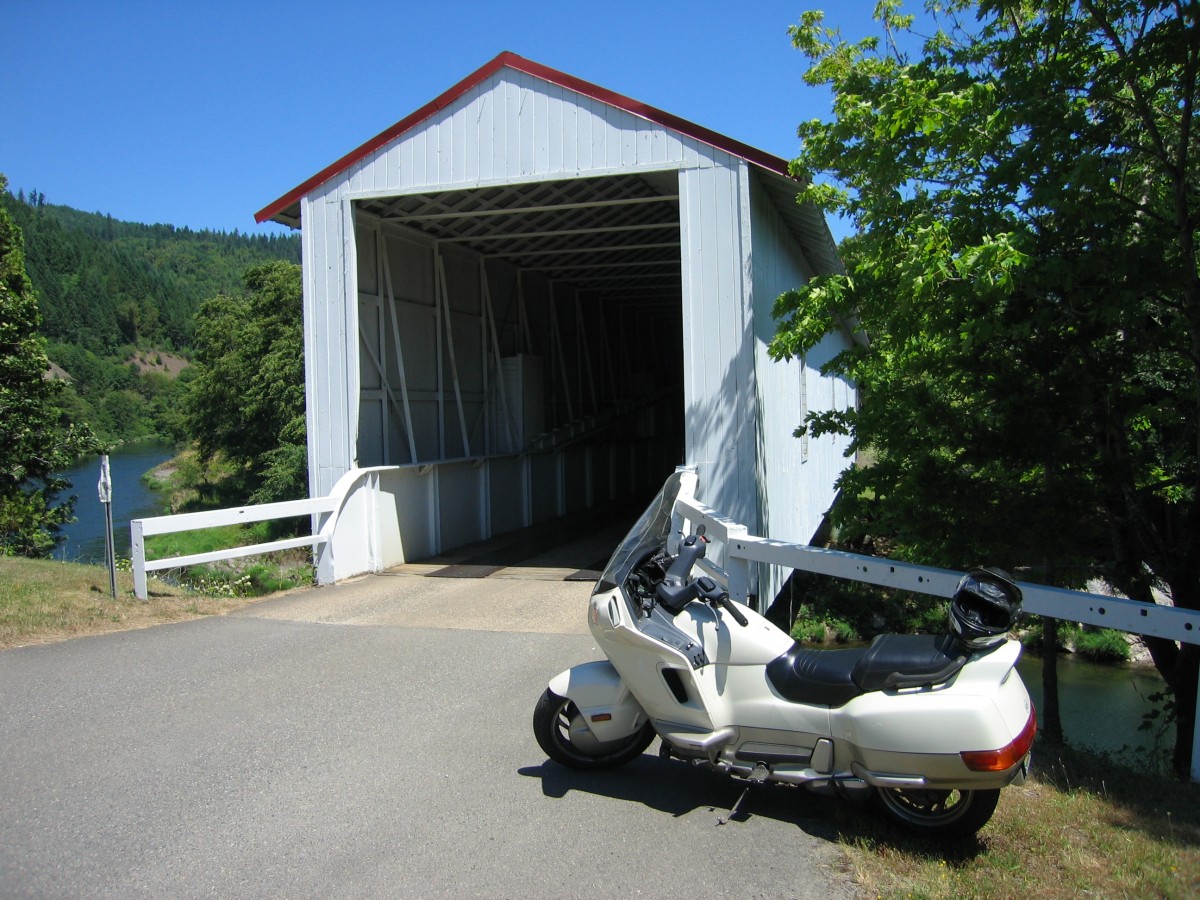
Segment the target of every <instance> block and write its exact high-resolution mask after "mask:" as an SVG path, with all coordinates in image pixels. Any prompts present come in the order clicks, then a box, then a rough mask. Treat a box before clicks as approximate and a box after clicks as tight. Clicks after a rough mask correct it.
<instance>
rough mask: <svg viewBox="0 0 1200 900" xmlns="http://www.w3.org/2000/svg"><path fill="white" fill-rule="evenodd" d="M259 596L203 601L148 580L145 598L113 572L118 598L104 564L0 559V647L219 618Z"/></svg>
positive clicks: (128, 578) (124, 577) (126, 578)
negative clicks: (137, 594) (113, 596)
mask: <svg viewBox="0 0 1200 900" xmlns="http://www.w3.org/2000/svg"><path fill="white" fill-rule="evenodd" d="M255 599H260V598H229V597H207V596H203V595H200V594H196V593H192V592H189V591H186V590H183V589H181V588H177V587H172V586H170V585H167V584H164V583H163V582H160V581H157V580H155V579H151V581H150V599H149V600H148V601H146V602H142V601H140V600H138V599H137V598H135V597H134V596H133V578H132V576H131V575H130V574H129V573H128V572H118V573H117V599H116V600H115V601H114V600H113V599H112V597H111V595H110V593H109V583H108V571H107V570H106V569H105V568H104V567H103V566H84V565H79V564H77V563H65V562H55V561H52V560H32V559H22V558H19V557H0V649H5V648H8V647H20V646H24V645H27V644H44V643H50V642H52V641H61V640H66V639H68V638H73V637H80V636H83V635H89V634H104V633H107V632H112V631H124V630H126V629H130V628H145V627H148V626H150V625H160V624H162V623H164V622H176V621H181V620H183V619H195V618H199V617H201V616H211V615H220V614H222V613H225V612H229V611H230V610H232V609H238V608H240V607H243V606H246V605H247V604H249V603H253V602H254V600H255Z"/></svg>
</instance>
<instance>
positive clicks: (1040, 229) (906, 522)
mask: <svg viewBox="0 0 1200 900" xmlns="http://www.w3.org/2000/svg"><path fill="white" fill-rule="evenodd" d="M927 10H928V12H929V14H930V16H931V18H932V21H934V22H935V23H936V25H937V28H936V31H935V32H934V33H933V34H929V35H925V36H924V37H921V36H918V35H916V34H915V33H914V19H913V17H911V16H907V15H903V14H902V13H901V12H900V9H899V4H898V2H895V0H884V2H882V3H880V5H879V6H878V7H877V10H876V18H877V19H878V21H879V22H880V24H881V34H880V36H878V37H874V38H869V39H867V40H864V41H860V42H857V43H850V42H847V41H844V40H842V38H841V37H840V35H838V34H837V33H836V32H833V31H830V30H829V29H827V28H825V27H824V25H823V24H822V17H821V14H820V13H807V14H805V16H804V17H803V18H802V20H801V22H800V24H799V25H797V26H795V27H794V28H793V29H792V37H793V41H794V43H795V45H796V46H797V47H798V48H799V49H800V50H801V51H802V52H803V53H804V54H805V55H806V56H807V57H808V59H809V61H810V68H809V69H808V72H807V74H806V80H807V81H808V82H809V83H810V84H812V85H824V86H827V87H829V88H830V89H831V90H832V93H833V98H834V118H833V120H832V121H830V122H821V121H812V122H806V123H804V124H802V125H801V126H800V129H799V133H800V136H801V138H802V139H803V150H802V153H801V155H800V157H799V158H798V159H797V160H796V161H795V162H794V163H793V167H794V172H795V173H796V174H799V175H803V176H806V177H809V178H812V177H817V176H826V177H827V178H828V179H829V181H828V182H826V183H809V185H808V187H806V188H805V190H804V192H803V193H802V195H801V199H802V200H803V201H807V202H814V203H817V204H818V205H819V206H821V207H823V208H824V209H826V210H830V211H834V212H837V213H840V214H843V215H845V216H848V217H849V218H850V219H851V221H852V222H853V223H854V225H855V226H856V230H857V234H856V235H855V236H854V237H853V238H851V239H849V240H847V241H846V242H845V244H844V246H843V248H842V249H843V258H844V261H845V268H846V271H845V272H844V273H843V274H838V275H835V276H829V277H824V278H818V279H814V280H813V281H812V282H811V283H810V284H808V285H806V286H805V287H803V288H802V289H800V290H797V291H794V292H790V293H788V294H786V295H784V296H783V297H781V298H780V299H779V301H778V302H777V306H776V314H777V316H778V317H779V318H780V320H781V322H780V330H779V333H778V335H777V337H776V339H775V341H774V343H773V344H772V352H773V353H774V355H776V356H777V357H787V356H792V355H798V354H803V353H806V352H807V351H808V350H809V349H811V348H812V347H813V346H814V345H815V344H816V342H817V341H818V340H819V339H820V337H821V336H822V335H823V334H825V333H826V332H827V331H828V330H830V329H831V328H834V327H838V326H839V325H840V324H841V323H846V322H853V323H856V324H857V325H858V326H860V327H861V328H862V329H863V331H864V332H865V333H866V334H867V335H868V336H869V342H868V343H865V344H862V345H856V346H855V347H854V348H852V349H851V350H848V351H846V352H844V353H843V354H841V355H840V356H839V357H837V358H836V359H834V360H833V361H832V363H831V364H830V367H829V368H830V369H832V370H834V371H837V372H839V373H841V374H844V375H846V376H848V377H851V378H853V379H854V380H855V381H856V382H857V383H858V384H859V386H860V390H861V397H862V401H861V404H860V407H859V408H858V409H857V410H850V411H847V412H838V413H827V414H822V415H816V416H812V417H810V419H809V421H808V422H806V423H805V424H804V426H803V427H805V428H809V429H812V430H813V431H814V432H816V433H821V432H825V431H837V432H841V433H848V434H850V435H851V436H852V449H853V450H856V451H858V450H869V451H871V453H872V454H873V456H874V457H875V460H876V462H875V464H874V465H872V466H869V467H859V468H854V469H851V470H849V471H848V472H847V473H846V474H845V475H844V476H843V477H842V481H841V488H842V492H843V497H844V502H843V503H842V504H841V505H840V506H839V508H837V509H836V510H835V511H834V515H835V517H836V518H837V519H838V520H839V522H840V524H841V526H842V528H843V529H844V530H845V531H847V532H849V533H851V534H854V533H857V534H860V535H861V534H863V533H867V532H871V531H875V532H883V533H887V534H888V535H890V536H892V537H893V538H895V539H896V540H898V541H899V543H900V545H901V546H902V547H904V548H906V551H907V553H908V554H909V555H910V556H912V557H914V558H918V559H922V560H926V561H930V562H934V563H941V564H946V565H955V566H962V565H964V564H966V563H970V562H975V561H977V560H981V559H983V560H987V561H993V562H1000V563H1004V564H1007V565H1010V566H1014V567H1019V566H1023V567H1027V568H1031V569H1033V570H1034V571H1035V575H1038V574H1039V573H1040V577H1041V578H1043V579H1044V580H1046V581H1048V582H1051V583H1060V584H1064V585H1078V584H1081V583H1082V582H1083V581H1084V580H1086V578H1088V577H1090V576H1093V575H1101V576H1103V577H1105V578H1107V579H1108V580H1109V581H1110V582H1111V583H1113V584H1114V585H1116V586H1117V587H1118V588H1120V589H1121V590H1122V591H1124V592H1125V593H1127V594H1128V595H1129V596H1132V597H1135V598H1137V599H1142V600H1149V599H1150V598H1151V590H1152V589H1153V588H1160V589H1163V590H1165V591H1166V592H1167V593H1168V594H1169V595H1170V597H1171V598H1172V600H1173V602H1174V603H1175V604H1176V605H1178V606H1184V607H1188V608H1191V609H1197V608H1200V507H1198V505H1197V488H1198V487H1200V484H1198V480H1200V431H1198V429H1200V276H1198V273H1197V254H1196V235H1197V228H1198V226H1200V219H1198V215H1200V211H1198V209H1200V177H1198V175H1200V170H1198V166H1200V163H1198V159H1200V146H1198V140H1200V139H1198V138H1197V134H1196V128H1195V122H1194V110H1195V105H1196V99H1197V91H1196V84H1197V71H1198V68H1200V20H1198V17H1200V8H1198V7H1197V6H1196V5H1195V4H1185V3H1183V2H1171V0H1150V2H1140V0H1139V2H1134V0H1072V2H1069V0H1051V2H1048V3H1041V4H1032V3H1028V2H1024V0H981V2H980V3H979V4H978V6H973V5H972V4H970V3H968V2H966V0H950V2H944V3H934V4H932V5H930V6H928V7H927ZM1152 650H1153V652H1154V656H1155V661H1156V663H1157V664H1158V665H1159V668H1160V670H1161V671H1162V672H1163V674H1164V676H1165V677H1166V678H1167V680H1168V683H1170V684H1171V686H1172V688H1173V689H1174V690H1175V692H1176V697H1177V701H1178V704H1177V708H1178V709H1179V710H1180V713H1181V719H1180V727H1179V732H1180V743H1179V745H1178V746H1177V748H1176V759H1175V762H1176V766H1177V768H1180V769H1181V770H1182V769H1184V768H1186V765H1187V763H1188V760H1189V758H1190V739H1191V729H1192V721H1191V718H1192V715H1193V713H1194V709H1195V696H1196V695H1195V691H1196V677H1197V662H1198V654H1197V650H1196V648H1195V646H1193V645H1184V646H1180V645H1176V644H1171V643H1169V642H1163V641H1158V642H1152Z"/></svg>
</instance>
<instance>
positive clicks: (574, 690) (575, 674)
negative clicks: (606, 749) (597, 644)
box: [549, 660, 645, 741]
mask: <svg viewBox="0 0 1200 900" xmlns="http://www.w3.org/2000/svg"><path fill="white" fill-rule="evenodd" d="M549 687H550V690H552V691H554V693H556V694H558V696H560V697H566V698H567V699H569V700H571V701H572V702H573V703H574V704H575V705H576V706H577V707H578V708H579V711H580V713H582V715H583V717H584V719H585V720H586V721H587V723H588V727H589V728H590V729H591V731H592V733H593V734H594V735H595V736H596V739H597V740H599V741H613V740H618V739H619V738H623V737H625V736H626V735H628V734H631V733H632V732H634V731H636V730H637V729H638V728H639V727H641V724H642V722H644V721H645V714H644V713H643V712H642V707H641V706H640V705H639V704H638V702H637V700H635V699H634V698H633V695H632V694H631V693H629V689H628V688H627V687H626V686H625V683H624V682H623V681H622V680H621V676H620V675H619V674H617V670H616V669H614V668H613V665H612V663H610V662H609V661H608V660H598V661H596V662H589V663H583V664H581V665H578V666H572V667H571V668H569V669H567V670H566V671H564V672H560V673H559V674H557V675H555V676H554V678H552V679H551V680H550V685H549Z"/></svg>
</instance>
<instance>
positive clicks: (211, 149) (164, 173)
mask: <svg viewBox="0 0 1200 900" xmlns="http://www.w3.org/2000/svg"><path fill="white" fill-rule="evenodd" d="M873 6H874V0H809V2H805V0H797V2H777V0H751V2H749V3H746V4H737V5H735V4H733V3H730V2H728V0H724V2H710V0H690V2H686V3H684V2H675V0H670V2H658V3H647V2H624V0H610V2H607V3H603V4H600V3H596V4H573V3H564V2H562V0H558V2H545V3H542V2H522V0H512V2H491V3H474V2H471V3H468V2H454V0H444V2H441V3H432V2H428V0H425V2H404V0H392V2H383V0H364V2H356V0H341V2H337V3H319V2H309V0H293V2H274V0H238V2H231V0H208V2H162V0H159V2H133V0H129V2H123V0H113V2H109V3H97V2H94V0H89V2H67V0H10V2H8V3H5V4H3V5H0V31H2V33H3V34H4V36H5V39H4V48H3V52H2V53H0V122H3V127H2V128H0V172H3V173H4V174H6V175H7V176H8V179H9V187H10V189H11V190H12V191H13V192H14V193H15V192H16V191H17V190H18V189H23V190H24V191H26V193H28V192H30V191H33V190H37V191H40V192H41V193H43V194H45V196H46V200H47V202H49V203H61V204H65V205H68V206H73V207H76V208H78V209H83V210H87V211H90V212H102V213H108V214H111V215H113V216H114V217H115V218H118V219H124V220H128V221H138V222H148V223H154V222H165V223H170V224H173V225H178V226H183V225H187V226H189V227H191V228H196V229H199V228H212V229H219V230H225V231H232V230H233V229H237V230H239V231H241V232H249V233H273V232H281V231H284V230H285V229H283V228H282V227H281V226H277V225H270V224H268V225H264V226H259V225H256V224H255V222H254V213H255V211H257V210H258V209H260V208H262V207H263V206H265V205H267V204H268V203H269V202H271V201H272V200H274V199H275V198H276V197H279V196H281V195H282V194H284V193H286V192H287V191H289V190H290V189H291V188H293V187H295V186H296V185H298V184H299V183H301V182H302V181H304V180H305V179H307V178H308V177H309V176H311V175H313V174H315V173H316V172H318V171H319V170H320V169H322V168H324V167H325V166H326V165H328V164H329V163H331V162H333V161H334V160H335V159H337V158H339V157H340V156H342V155H343V154H345V153H346V152H348V151H350V150H352V149H353V148H355V147H356V146H358V145H359V144H361V143H362V142H363V141H365V140H367V139H368V138H370V137H373V136H374V135H376V134H378V133H379V132H380V131H383V130H384V129H385V128H387V127H388V126H389V125H391V124H393V123H394V122H396V121H398V120H399V119H401V118H403V117H404V116H405V115H407V114H408V113H410V112H412V111H413V110H415V109H417V108H418V107H420V106H421V105H423V104H424V103H426V102H428V101H429V100H432V99H433V98H434V97H436V96H437V95H438V94H440V93H441V92H442V91H444V90H445V89H446V88H449V87H450V86H451V85H453V84H454V83H455V82H457V81H459V80H460V79H461V78H463V77H464V76H466V75H468V74H469V73H471V72H472V71H474V70H475V69H477V68H478V67H479V66H481V65H483V64H484V63H485V62H487V61H488V60H490V59H491V58H492V57H494V56H495V55H496V54H497V53H499V52H501V51H503V50H510V51H512V52H514V53H518V54H520V55H521V56H524V57H527V58H529V59H532V60H534V61H536V62H539V63H543V64H545V65H548V66H551V67H553V68H556V69H561V70H562V71H565V72H568V73H570V74H572V75H576V76H578V77H580V78H583V79H586V80H588V81H591V82H594V83H596V84H598V85H600V86H602V87H605V88H609V89H611V90H614V91H617V92H619V93H622V94H626V95H628V96H630V97H632V98H634V99H636V100H640V101H643V102H645V103H649V104H651V105H653V106H657V107H659V108H661V109H664V110H666V111H668V112H670V113H673V114H675V115H678V116H682V117H683V118H685V119H689V120H691V121H693V122H695V123H697V124H700V125H703V126H705V127H708V128H711V129H714V130H715V131H718V132H721V133H723V134H726V135H728V136H730V137H733V138H736V139H738V140H741V141H744V142H745V143H748V144H750V145H752V146H755V147H759V148H761V149H763V150H766V151H768V152H770V153H773V154H775V155H777V156H781V157H784V158H791V157H792V156H794V155H795V153H796V150H797V149H798V141H797V138H796V125H797V124H798V123H799V122H800V121H802V120H804V119H808V118H812V117H826V116H827V115H828V113H829V97H828V95H827V94H826V93H825V92H824V91H821V90H817V89H814V88H810V87H808V86H806V85H805V84H804V82H803V80H802V76H803V73H804V68H805V66H804V58H803V57H802V55H801V54H800V52H799V51H797V50H795V49H794V48H793V47H792V46H791V43H790V41H789V39H788V35H787V27H788V26H789V25H791V24H793V23H795V22H796V21H798V20H799V17H800V14H801V13H802V12H803V11H804V10H805V9H810V8H824V9H826V10H827V16H826V19H827V21H828V22H829V23H830V24H832V25H836V26H840V27H841V28H842V29H843V32H844V33H845V35H846V36H847V37H854V38H857V37H861V36H862V35H864V34H866V33H869V32H870V31H871V30H872V23H871V10H872V8H873Z"/></svg>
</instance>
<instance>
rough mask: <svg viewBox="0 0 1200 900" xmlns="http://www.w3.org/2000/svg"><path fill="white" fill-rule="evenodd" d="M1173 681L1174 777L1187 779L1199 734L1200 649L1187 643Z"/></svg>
mask: <svg viewBox="0 0 1200 900" xmlns="http://www.w3.org/2000/svg"><path fill="white" fill-rule="evenodd" d="M1172 676H1173V677H1172V678H1171V679H1169V680H1168V683H1169V684H1170V685H1171V690H1172V691H1174V693H1175V754H1174V758H1173V759H1172V764H1173V767H1174V769H1175V774H1177V775H1179V776H1180V777H1181V778H1188V777H1189V776H1190V775H1191V771H1192V738H1193V736H1194V734H1195V731H1196V687H1197V678H1200V647H1197V646H1196V645H1195V644H1184V645H1183V646H1182V647H1181V648H1180V650H1179V658H1178V659H1177V660H1176V662H1175V667H1174V669H1173V671H1172Z"/></svg>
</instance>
